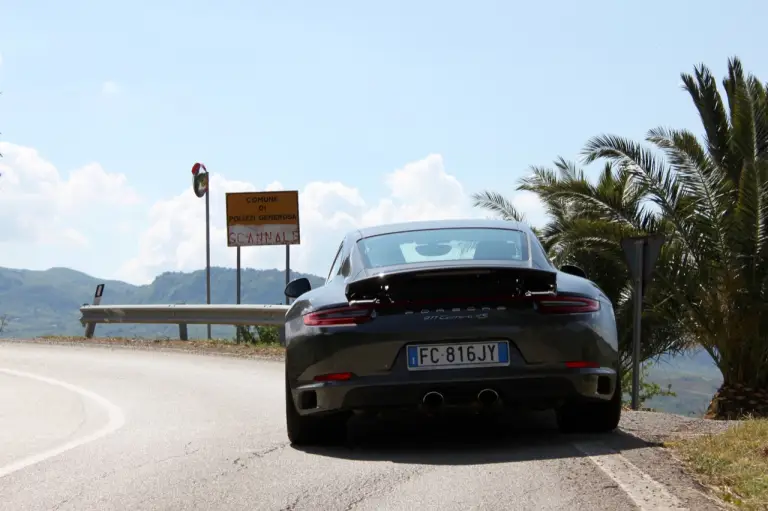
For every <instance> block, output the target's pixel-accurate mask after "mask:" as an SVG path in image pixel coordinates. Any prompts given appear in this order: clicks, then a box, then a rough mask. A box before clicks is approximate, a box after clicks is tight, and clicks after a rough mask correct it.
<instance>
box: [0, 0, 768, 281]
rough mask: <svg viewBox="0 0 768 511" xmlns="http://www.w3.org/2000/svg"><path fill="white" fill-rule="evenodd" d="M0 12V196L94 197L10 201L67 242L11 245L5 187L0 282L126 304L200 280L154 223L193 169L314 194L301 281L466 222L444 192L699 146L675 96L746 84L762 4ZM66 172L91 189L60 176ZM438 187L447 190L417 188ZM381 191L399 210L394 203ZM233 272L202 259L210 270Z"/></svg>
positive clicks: (181, 202) (176, 239) (273, 253)
mask: <svg viewBox="0 0 768 511" xmlns="http://www.w3.org/2000/svg"><path fill="white" fill-rule="evenodd" d="M2 12H3V14H2V16H0V55H2V61H1V63H0V90H2V92H3V94H2V96H0V131H1V132H2V137H1V138H0V140H2V141H3V143H4V144H5V146H3V147H4V149H3V150H2V152H3V154H4V155H5V158H3V159H0V165H5V167H4V168H3V170H4V172H3V173H4V175H6V174H7V175H11V174H13V175H15V176H16V177H17V178H18V177H19V176H22V175H24V173H26V175H27V176H28V177H29V178H30V179H28V180H27V181H30V180H31V179H32V178H31V176H36V175H38V174H36V173H35V172H36V171H33V170H30V169H31V168H32V167H34V168H36V169H40V168H43V166H45V165H49V166H50V167H51V168H53V169H54V170H53V171H50V169H48V170H47V171H46V172H47V173H46V175H47V176H48V178H49V179H54V178H53V177H51V176H53V174H51V172H55V173H57V176H58V177H57V178H56V179H58V180H59V181H55V180H54V182H56V183H58V184H59V185H62V189H64V188H66V189H67V190H74V188H76V187H77V186H79V185H78V184H77V183H80V181H78V179H80V178H78V179H72V176H75V177H77V176H81V178H82V179H85V178H84V177H83V176H91V177H90V178H88V179H87V181H88V182H90V183H92V184H93V183H102V184H100V185H99V186H95V187H92V188H93V189H91V188H88V187H87V186H85V187H81V189H80V190H81V192H82V193H80V194H79V195H77V197H76V199H72V200H71V201H69V202H66V201H65V202H66V204H65V205H64V206H61V205H60V204H59V205H55V206H50V203H51V200H49V199H47V198H46V197H48V196H47V195H45V194H46V193H50V192H49V191H46V190H45V189H42V188H41V187H40V186H38V187H37V188H35V189H34V190H33V189H32V188H30V189H29V190H27V192H28V193H29V194H31V195H29V197H31V198H30V199H28V200H30V201H33V199H34V200H36V201H38V202H36V204H38V203H39V204H41V206H40V207H43V206H42V204H49V206H45V207H46V208H48V209H46V210H45V211H46V213H45V215H49V216H50V217H51V218H52V220H51V222H49V223H50V224H51V225H54V224H55V225H56V226H57V227H56V230H57V233H61V232H64V231H65V230H67V229H70V230H71V236H69V235H68V237H65V238H56V237H51V236H49V235H43V234H40V232H42V231H40V232H38V234H37V235H35V236H31V235H27V236H23V235H22V234H19V236H18V237H17V238H14V237H13V235H12V233H14V232H18V233H22V232H23V231H24V229H23V228H22V227H24V226H27V227H28V226H29V225H31V224H30V222H32V220H29V219H26V220H25V218H27V217H28V216H30V215H33V216H34V213H33V212H32V209H33V208H25V207H22V206H23V204H25V203H24V201H22V200H21V199H19V198H20V197H22V196H24V197H26V195H24V193H27V192H25V190H26V189H23V188H22V186H23V181H24V180H23V179H20V178H19V179H17V182H16V184H15V185H13V184H8V185H7V186H0V201H1V200H5V202H6V208H5V212H4V213H3V214H4V215H8V214H10V215H11V217H12V218H13V221H14V222H17V223H18V225H19V226H20V227H19V229H17V230H14V229H13V228H12V229H10V233H11V234H7V235H6V236H5V237H0V266H13V267H30V268H36V269H42V268H47V267H50V266H65V265H66V266H72V267H75V268H78V269H81V270H83V271H87V272H89V273H95V274H97V275H99V276H104V277H120V278H124V279H128V280H132V281H135V282H139V281H146V280H148V279H151V277H152V276H153V275H154V274H156V273H157V272H160V271H164V270H174V269H180V270H189V269H194V268H200V267H202V266H203V265H204V257H200V246H199V243H200V239H201V238H200V237H199V236H198V235H197V234H190V233H191V232H192V231H190V230H189V229H192V227H189V226H185V225H182V224H183V222H184V221H185V220H184V218H182V219H176V220H174V221H170V220H169V221H167V222H165V223H163V220H162V218H161V217H163V215H170V216H173V215H176V216H181V217H189V218H188V220H189V222H197V221H199V210H200V209H201V205H202V204H201V203H200V202H199V200H198V201H197V202H195V200H193V199H192V198H191V197H189V188H190V186H189V184H190V174H189V168H190V167H191V165H192V163H194V162H195V161H202V162H204V163H205V164H206V165H207V166H208V168H209V170H211V172H212V176H213V175H218V176H220V179H221V181H220V182H217V180H216V179H217V178H213V180H212V186H214V187H215V186H217V183H218V184H219V185H220V188H219V189H220V190H224V189H226V190H235V189H244V188H247V189H264V188H266V187H268V186H271V187H282V188H286V189H299V190H300V191H301V192H302V193H303V192H304V191H305V189H307V186H308V184H309V183H313V182H314V183H320V184H323V183H324V184H323V185H322V186H321V185H317V186H314V187H310V188H309V189H307V190H308V191H307V194H306V197H307V201H306V204H304V203H303V204H302V208H305V207H307V208H310V207H312V208H314V209H313V211H314V212H315V213H317V214H316V215H314V216H313V215H312V214H309V213H308V214H307V215H306V217H307V218H315V220H314V223H313V221H309V220H308V223H307V225H306V226H305V225H302V229H303V230H304V229H306V230H307V231H305V232H309V230H310V229H311V230H313V232H315V233H316V234H317V235H316V236H314V238H313V237H312V236H308V237H307V238H306V239H307V243H306V244H304V243H303V245H302V247H301V248H300V249H297V259H296V264H297V266H298V269H302V270H309V271H315V272H322V271H324V269H325V268H326V266H328V265H329V264H330V257H331V256H332V254H331V253H332V252H333V248H335V247H333V246H332V245H334V244H337V239H338V237H340V235H341V233H342V232H343V231H344V230H345V229H346V228H347V227H350V226H352V225H354V223H355V221H356V220H360V219H361V218H362V219H367V220H368V221H374V220H375V221H379V220H382V221H388V220H390V218H391V219H394V220H401V219H404V218H408V217H409V216H408V215H410V214H411V213H413V211H416V213H414V214H415V215H416V216H417V217H423V216H424V215H427V216H429V215H433V216H435V215H436V216H440V215H441V214H443V213H441V211H442V210H441V209H440V208H441V207H443V206H445V207H446V208H447V209H446V210H445V211H446V213H445V214H448V215H461V214H464V213H465V212H466V214H477V212H469V210H467V206H466V204H462V205H460V206H458V205H456V203H458V202H460V201H459V199H458V197H459V192H461V194H462V196H464V195H468V194H469V193H471V192H474V191H478V190H482V189H487V188H490V189H495V190H498V191H501V192H503V193H506V194H509V195H513V191H514V186H515V183H516V181H517V179H518V178H519V177H520V176H522V175H524V174H525V172H526V169H527V167H528V166H529V165H531V164H548V163H549V162H551V161H552V160H553V159H554V158H555V157H556V156H558V155H563V156H565V157H566V158H576V157H578V155H579V151H580V149H581V147H582V146H583V144H584V142H585V141H586V140H587V139H588V138H589V137H590V136H593V135H596V134H600V133H604V132H612V133H617V134H621V135H625V136H629V137H633V138H641V137H642V136H643V135H644V134H645V132H646V131H647V130H648V129H650V128H653V127H656V126H659V125H665V126H674V127H681V128H682V127H687V128H691V129H694V130H695V131H696V132H699V129H698V119H697V117H696V113H695V111H694V109H693V107H692V105H691V103H690V100H689V99H688V97H687V96H686V94H685V93H684V92H683V91H682V90H681V87H680V78H679V76H680V73H681V72H690V71H691V70H692V68H693V65H694V64H697V63H700V62H704V63H706V64H707V65H708V66H710V67H711V68H712V70H713V71H714V72H715V74H716V75H717V76H718V77H719V78H720V77H722V76H723V73H724V71H725V69H726V62H727V59H728V57H730V56H733V55H738V56H739V57H740V58H741V59H742V60H743V62H744V64H745V66H746V67H747V69H748V70H749V71H751V72H753V73H755V74H757V75H758V76H760V77H761V78H763V79H764V80H765V79H768V63H766V60H765V44H764V36H762V35H760V34H762V33H763V29H764V27H765V20H766V19H768V4H767V3H765V2H758V1H742V2H739V3H738V4H731V5H729V4H727V3H726V2H722V1H720V2H718V1H697V2H693V1H680V2H664V3H662V2H642V3H640V2H633V3H630V2H608V1H604V2H568V1H552V2H543V3H536V4H534V3H532V2H526V3H523V2H512V1H507V2H502V1H496V2H491V1H480V0H478V1H475V2H457V1H440V2H437V1H418V2H416V1H409V2H405V1H393V0H390V1H388V2H376V3H374V2H359V1H357V2H353V1H327V2H316V1H303V2H245V1H241V2H236V1H226V0H222V1H219V2H215V3H214V2H201V1H187V2H168V1H162V0H155V1H153V2H148V1H141V0H137V1H134V2H130V3H120V4H118V3H116V2H97V1H77V0H71V1H69V2H65V3H62V2H54V1H42V0H39V1H36V2H23V1H20V0H5V1H4V2H3V7H2ZM25 150H29V151H32V150H34V151H32V152H24V151H25ZM33 154H34V156H33ZM429 155H433V159H432V160H425V158H427V157H428V156H429ZM32 160H34V163H30V161H32ZM409 164H410V165H411V166H410V167H408V165H409ZM88 165H95V167H93V166H92V167H87V166H88ZM84 167H86V168H89V169H90V170H89V172H92V173H93V172H102V173H104V174H105V175H107V177H105V178H104V179H106V181H99V179H101V178H100V177H93V176H95V174H89V173H88V172H85V173H81V174H77V173H76V171H77V170H78V169H83V168H84ZM427 167H429V169H431V170H424V171H423V172H422V173H421V174H418V172H417V171H418V169H419V168H422V170H423V168H427ZM46 168H48V167H46ZM408 168H410V169H412V170H413V169H416V170H413V172H415V174H413V176H416V175H417V174H418V175H419V176H421V177H422V178H424V179H426V181H424V180H422V181H419V179H417V178H416V177H413V178H409V177H408V175H406V174H408V171H404V170H403V169H408ZM398 169H400V170H401V171H402V172H405V173H404V174H403V173H402V172H401V174H397V175H393V174H392V173H393V172H395V171H396V170H398ZM435 173H437V174H435ZM121 174H122V175H124V176H125V180H120V175H121ZM438 175H439V176H441V177H440V179H443V181H440V183H442V184H445V185H446V186H448V188H447V189H444V188H439V187H437V186H436V185H435V186H434V187H432V186H431V183H435V182H436V181H435V179H437V178H435V176H438ZM388 176H389V177H388ZM393 176H394V177H393ZM398 176H399V177H398ZM430 176H431V177H430ZM102 177H104V176H102ZM395 178H397V183H399V185H404V186H405V185H408V186H410V189H409V190H408V191H407V192H402V193H400V192H398V191H397V189H396V185H397V183H394V182H393V181H392V179H395ZM453 178H455V180H454V179H453ZM35 179H37V178H35ZM9 182H10V181H9ZM275 182H278V183H279V184H276V183H275ZM105 183H106V184H105ZM118 183H119V184H118ZM333 183H337V184H338V185H339V186H336V185H332V184H333ZM65 184H68V186H64V185H65ZM457 184H458V185H459V186H460V188H457V187H456V185H457ZM399 185H398V186H399ZM24 186H25V185H24ZM30 186H31V185H30ZM120 187H125V189H126V190H127V191H126V193H125V194H123V195H121V194H120V193H119V190H118V188H120ZM41 190H42V191H41ZM104 190H112V191H113V192H114V193H116V194H117V195H115V196H112V195H109V194H108V193H106V192H105V191H104ZM445 190H447V191H445ZM86 191H87V193H85V192H86ZM23 192H24V193H23ZM73 193H74V192H73ZM185 193H186V195H184V194H185ZM212 193H214V194H215V193H216V190H215V189H213V192H212ZM420 193H423V194H424V195H425V196H428V195H429V196H430V197H431V198H430V200H431V201H432V202H430V203H429V204H430V206H429V207H426V206H424V205H423V204H421V205H419V203H420V202H421V201H422V200H421V199H420V197H419V195H420ZM3 194H5V195H6V199H3V198H2V195H3ZM9 194H14V197H15V198H16V199H15V200H14V198H13V197H11V198H9ZM88 194H91V195H88ZM219 195H221V193H220V194H219ZM116 197H117V198H116ZM119 197H122V199H126V198H127V197H130V200H128V199H126V200H124V201H123V200H122V199H119ZM302 197H303V196H302ZM213 198H214V196H212V199H213ZM90 199H92V200H90ZM25 200H27V199H25ZM57 200H58V199H57ZM302 200H303V199H302ZM425 200H426V199H425ZM99 201H101V203H100V202H99ZM382 201H384V202H385V203H386V204H383V205H382ZM387 201H390V202H391V203H390V202H387ZM219 202H220V201H219ZM9 204H10V206H9ZM213 204H214V205H215V207H216V208H217V209H216V210H215V214H216V215H218V216H222V217H223V213H222V212H221V207H220V205H219V203H218V202H216V200H214V203H213ZM520 204H521V205H530V204H531V203H530V202H526V201H523V202H520ZM422 206H423V207H422ZM419 207H422V209H419ZM531 207H532V208H533V209H534V211H532V212H531V213H532V217H533V218H532V220H535V219H536V218H538V217H537V215H538V213H537V212H536V211H535V207H534V206H533V205H531ZM152 208H154V209H152ZM414 208H415V209H414ZM424 208H426V209H424ZM451 208H453V209H451ZM374 209H375V210H376V212H375V213H371V211H372V210H374ZM0 211H3V209H2V204H0ZM303 211H304V209H302V215H303V216H305V215H304V213H303ZM339 212H343V213H344V215H345V216H343V218H342V217H340V216H338V214H337V213H339ZM45 215H42V216H45ZM218 216H217V218H218ZM330 217H333V218H335V219H336V220H333V221H331V220H328V218H330ZM37 221H38V222H39V221H40V220H39V219H38V220H37ZM36 225H37V224H36ZM24 228H26V227H24ZM36 228H37V229H38V230H39V229H43V227H41V226H40V225H37V227H36ZM27 232H28V231H27ZM195 233H200V234H202V228H200V229H198V230H197V231H195ZM217 236H218V233H217ZM46 240H48V242H47V243H46ZM52 240H54V241H52ZM214 241H215V242H216V243H219V244H220V242H219V239H218V237H217V238H215V240H214ZM51 247H55V250H51ZM328 247H330V248H328ZM230 256H231V257H230ZM280 261H281V252H279V251H278V250H276V249H261V248H259V249H256V248H254V249H250V252H249V255H248V259H247V260H246V264H249V265H251V266H256V267H262V266H265V267H274V266H279V265H280ZM233 262H234V255H233V253H232V251H231V250H229V251H227V249H226V247H221V246H217V250H216V252H215V253H214V264H220V265H227V266H232V265H233Z"/></svg>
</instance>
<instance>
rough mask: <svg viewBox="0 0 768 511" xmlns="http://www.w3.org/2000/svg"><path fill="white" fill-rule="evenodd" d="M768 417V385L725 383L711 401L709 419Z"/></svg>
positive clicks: (707, 416)
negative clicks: (755, 385) (751, 385)
mask: <svg viewBox="0 0 768 511" xmlns="http://www.w3.org/2000/svg"><path fill="white" fill-rule="evenodd" d="M748 416H753V417H768V385H765V384H763V385H761V386H760V387H759V388H758V387H750V386H747V385H743V384H741V383H723V384H722V385H721V386H720V389H719V390H718V391H717V392H716V393H715V395H714V397H713V398H712V401H711V402H710V403H709V408H708V409H707V413H706V414H705V415H704V417H705V418H707V419H716V420H735V419H742V418H744V417H748Z"/></svg>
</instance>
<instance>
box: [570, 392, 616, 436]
mask: <svg viewBox="0 0 768 511" xmlns="http://www.w3.org/2000/svg"><path fill="white" fill-rule="evenodd" d="M620 420H621V381H620V380H618V381H617V382H616V389H615V390H614V393H613V397H611V400H610V401H599V402H590V403H568V404H565V405H563V406H562V407H561V408H560V409H559V410H558V411H557V426H558V428H559V429H560V431H561V432H563V433H609V432H611V431H613V430H615V429H616V428H617V427H619V421H620Z"/></svg>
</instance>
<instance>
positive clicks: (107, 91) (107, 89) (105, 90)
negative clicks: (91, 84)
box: [101, 80, 120, 96]
mask: <svg viewBox="0 0 768 511" xmlns="http://www.w3.org/2000/svg"><path fill="white" fill-rule="evenodd" d="M118 92H120V87H119V86H118V85H117V84H116V83H115V82H113V81H111V80H107V81H106V82H104V83H103V84H101V93H102V94H103V95H105V96H113V95H115V94H117V93H118Z"/></svg>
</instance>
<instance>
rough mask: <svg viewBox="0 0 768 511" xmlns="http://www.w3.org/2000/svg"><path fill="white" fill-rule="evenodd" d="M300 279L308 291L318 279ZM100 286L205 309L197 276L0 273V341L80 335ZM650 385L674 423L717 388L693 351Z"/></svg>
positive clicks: (252, 275) (269, 290)
mask: <svg viewBox="0 0 768 511" xmlns="http://www.w3.org/2000/svg"><path fill="white" fill-rule="evenodd" d="M299 276H302V277H307V278H309V279H310V281H311V282H312V285H313V286H318V285H320V284H321V283H322V281H323V279H321V278H320V277H317V276H314V275H304V274H299V273H294V274H293V277H294V278H295V277H299ZM102 282H103V283H104V284H105V289H104V296H103V299H102V304H104V305H108V304H143V303H146V304H158V303H205V271H204V270H199V271H195V272H192V273H179V272H168V273H163V274H162V275H159V276H158V277H157V278H156V279H155V280H154V282H152V284H149V285H146V286H134V285H131V284H127V283H125V282H120V281H114V280H106V281H105V280H100V279H97V278H94V277H91V276H89V275H86V274H84V273H81V272H77V271H74V270H70V269H68V268H51V269H50V270H46V271H31V270H15V269H8V268H0V317H2V316H3V315H5V316H7V317H8V324H7V326H6V328H5V330H4V331H3V332H2V333H0V338H2V337H6V338H9V337H16V338H25V337H36V336H41V335H82V334H83V327H82V326H81V325H80V321H79V318H80V313H79V310H78V309H79V308H80V306H81V305H82V304H84V303H90V302H91V300H92V297H93V292H94V290H95V288H96V285H97V284H99V283H102ZM284 282H285V274H284V273H283V271H281V270H253V269H247V270H243V272H242V302H243V303H273V304H277V303H283V301H284V299H285V298H284V296H283V294H282V293H283V288H284ZM211 301H212V302H213V303H235V270H234V269H228V268H212V269H211ZM96 334H97V335H98V336H116V337H133V336H140V337H148V338H153V337H154V338H157V337H171V338H176V337H177V336H178V328H177V327H176V326H173V325H169V326H160V325H99V326H97V327H96ZM213 334H214V336H215V337H218V338H232V337H233V336H234V328H233V327H230V326H218V325H217V326H214V327H213ZM205 335H206V331H205V326H202V325H196V326H190V327H189V336H190V338H204V337H205ZM649 375H650V379H651V380H652V381H654V382H656V383H658V384H660V385H662V386H663V387H666V386H667V384H671V385H672V390H673V391H675V392H676V393H677V397H660V398H656V399H653V400H651V401H650V402H648V403H646V406H649V407H652V408H656V409H659V410H662V411H666V412H671V413H678V414H681V415H697V416H700V415H701V414H702V412H703V411H704V410H705V409H706V407H707V405H708V404H709V400H710V399H711V398H712V395H713V394H714V392H715V391H716V390H717V388H718V387H719V385H720V383H721V382H722V377H721V376H720V372H719V371H718V370H717V368H716V367H715V366H714V364H713V363H712V361H711V359H710V358H709V356H708V355H707V354H706V353H705V352H703V351H698V352H694V353H691V354H689V355H684V356H678V357H675V358H668V357H664V358H662V359H661V360H660V361H659V362H657V363H656V364H655V365H654V367H653V368H652V369H651V370H650V373H649Z"/></svg>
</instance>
